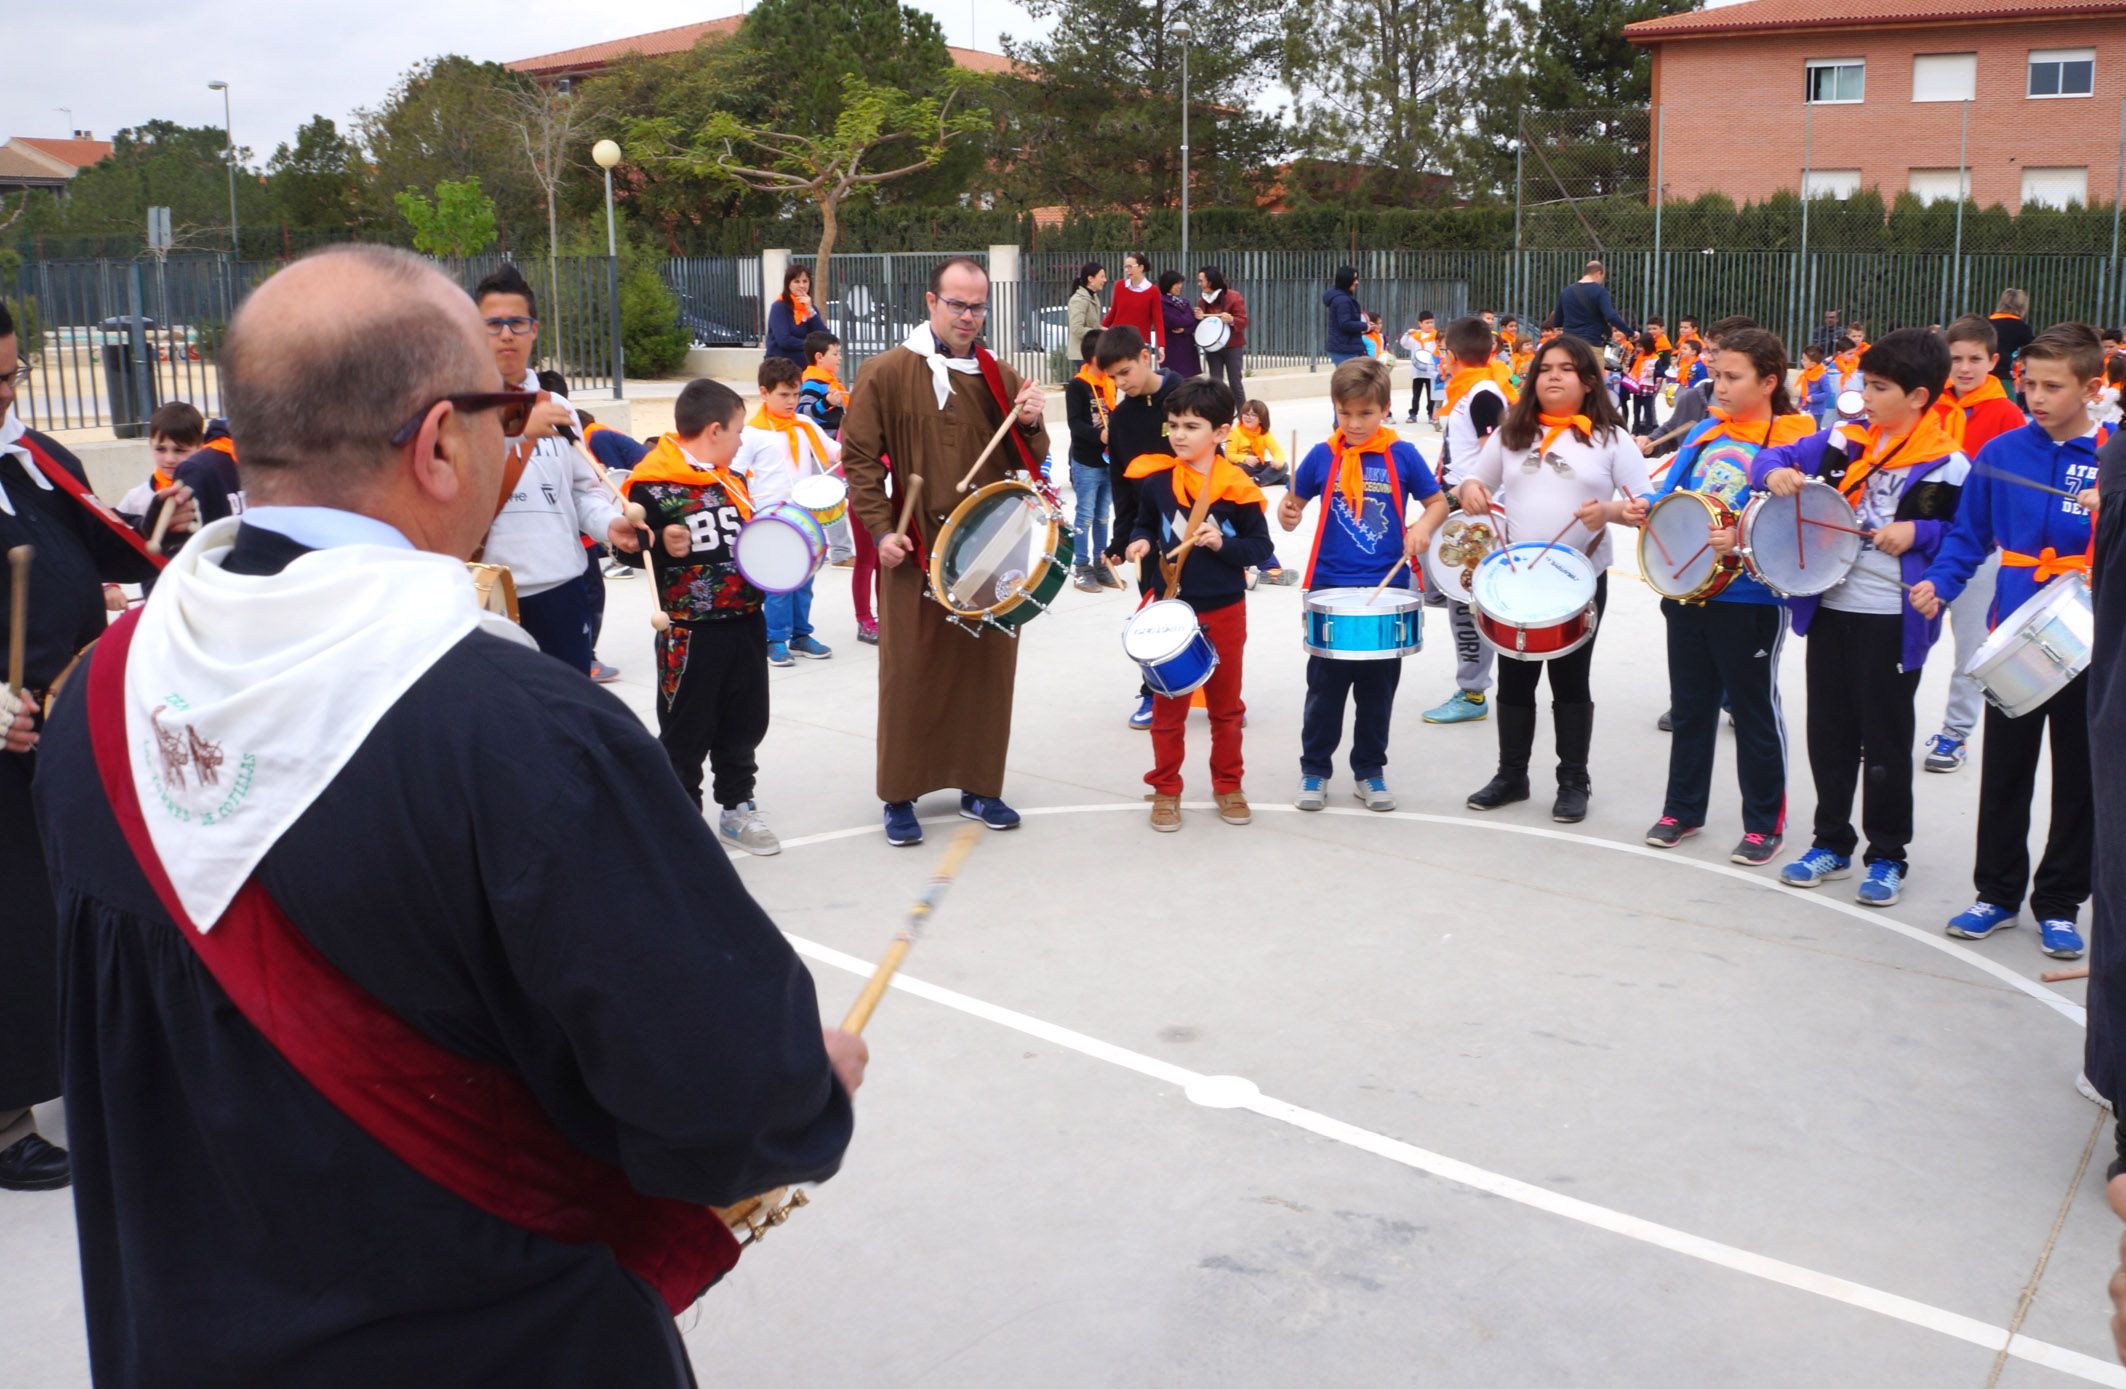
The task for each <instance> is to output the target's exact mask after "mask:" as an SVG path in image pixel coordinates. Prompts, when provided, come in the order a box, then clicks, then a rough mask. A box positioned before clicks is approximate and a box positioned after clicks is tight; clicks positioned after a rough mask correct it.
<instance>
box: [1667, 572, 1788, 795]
mask: <svg viewBox="0 0 2126 1389" xmlns="http://www.w3.org/2000/svg"><path fill="white" fill-rule="evenodd" d="M1661 615H1662V616H1663V617H1664V618H1666V619H1667V621H1668V717H1669V722H1670V723H1671V724H1672V725H1673V726H1674V729H1675V732H1674V733H1673V734H1671V735H1670V737H1669V743H1668V799H1667V801H1666V803H1665V804H1664V805H1663V807H1662V810H1661V813H1662V814H1663V815H1671V816H1674V817H1675V818H1676V819H1677V820H1680V821H1682V822H1683V823H1684V824H1686V825H1702V824H1704V823H1705V812H1706V804H1707V801H1708V800H1709V798H1710V797H1711V795H1712V788H1713V750H1714V748H1716V747H1717V746H1718V745H1719V742H1720V704H1721V696H1722V694H1723V693H1724V694H1726V695H1727V697H1728V700H1729V702H1730V705H1731V707H1732V708H1733V710H1734V714H1735V780H1736V781H1737V782H1739V783H1740V784H1741V787H1742V828H1743V830H1744V831H1745V832H1746V833H1750V834H1779V833H1782V832H1783V831H1784V830H1785V828H1786V716H1785V714H1784V713H1783V712H1782V711H1781V709H1780V707H1779V652H1780V648H1781V647H1783V646H1784V645H1785V644H1786V628H1787V619H1786V607H1785V605H1784V604H1781V603H1721V602H1717V601H1716V602H1712V603H1706V604H1704V605H1702V606H1692V605H1690V604H1686V603H1678V602H1676V601H1675V600H1674V599H1663V600H1662V602H1661Z"/></svg>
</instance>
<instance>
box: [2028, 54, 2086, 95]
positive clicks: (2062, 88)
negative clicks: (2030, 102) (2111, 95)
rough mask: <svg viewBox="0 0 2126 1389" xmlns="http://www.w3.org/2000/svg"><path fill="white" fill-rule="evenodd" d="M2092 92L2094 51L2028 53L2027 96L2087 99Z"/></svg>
mask: <svg viewBox="0 0 2126 1389" xmlns="http://www.w3.org/2000/svg"><path fill="white" fill-rule="evenodd" d="M2095 91H2096V50H2095V49H2094V48H2033V49H2031V50H2030V95H2031V96H2033V97H2056V96H2090V95H2092V94H2094V93H2095Z"/></svg>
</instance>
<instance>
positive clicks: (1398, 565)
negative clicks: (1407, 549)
mask: <svg viewBox="0 0 2126 1389" xmlns="http://www.w3.org/2000/svg"><path fill="white" fill-rule="evenodd" d="M1409 562H1410V557H1409V556H1408V555H1404V556H1403V557H1402V558H1401V559H1399V560H1397V561H1395V567H1394V568H1393V569H1390V570H1389V571H1388V573H1387V577H1385V578H1383V579H1382V580H1381V581H1380V582H1379V583H1377V584H1375V585H1373V591H1372V592H1371V593H1369V594H1367V595H1366V602H1367V603H1368V604H1369V605H1370V604H1373V603H1377V602H1379V601H1380V595H1381V594H1382V593H1383V592H1384V591H1386V589H1387V587H1388V585H1389V584H1391V583H1393V582H1394V581H1395V576H1396V575H1397V574H1400V573H1402V572H1403V566H1404V565H1406V564H1408V563H1409Z"/></svg>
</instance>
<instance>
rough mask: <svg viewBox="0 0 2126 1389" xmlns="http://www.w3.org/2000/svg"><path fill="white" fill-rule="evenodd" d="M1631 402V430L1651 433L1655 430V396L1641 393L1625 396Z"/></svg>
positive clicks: (1638, 432)
mask: <svg viewBox="0 0 2126 1389" xmlns="http://www.w3.org/2000/svg"><path fill="white" fill-rule="evenodd" d="M1625 398H1626V399H1627V400H1628V401H1630V403H1631V419H1632V424H1631V432H1632V433H1634V434H1651V433H1653V432H1654V398H1653V397H1652V396H1650V395H1645V394H1639V395H1631V396H1627V397H1625Z"/></svg>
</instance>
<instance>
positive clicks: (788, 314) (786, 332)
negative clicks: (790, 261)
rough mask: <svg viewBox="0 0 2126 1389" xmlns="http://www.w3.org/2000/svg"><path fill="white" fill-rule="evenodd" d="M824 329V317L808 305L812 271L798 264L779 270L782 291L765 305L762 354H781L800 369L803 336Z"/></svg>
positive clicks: (803, 360)
mask: <svg viewBox="0 0 2126 1389" xmlns="http://www.w3.org/2000/svg"><path fill="white" fill-rule="evenodd" d="M826 331H827V320H826V319H824V318H821V317H820V316H819V310H818V309H816V308H814V307H813V306H812V272H811V271H809V270H807V269H805V268H804V267H803V266H800V265H792V266H788V267H786V268H785V269H784V270H783V272H782V293H781V294H779V295H777V296H775V302H774V303H772V304H770V305H768V348H767V351H766V352H764V353H762V354H761V355H762V356H763V357H781V358H783V359H784V360H785V361H789V362H793V363H795V364H796V366H797V369H798V370H799V371H803V370H804V369H805V368H806V367H808V366H810V365H811V363H809V362H807V361H806V360H805V336H806V334H808V333H824V332H826Z"/></svg>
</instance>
